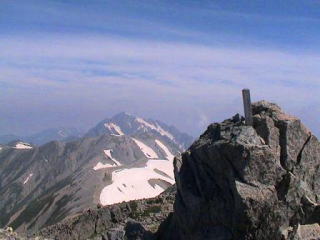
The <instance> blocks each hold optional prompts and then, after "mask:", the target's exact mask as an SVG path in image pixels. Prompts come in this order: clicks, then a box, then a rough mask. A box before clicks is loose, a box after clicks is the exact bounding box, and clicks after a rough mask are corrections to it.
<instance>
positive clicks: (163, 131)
mask: <svg viewBox="0 0 320 240" xmlns="http://www.w3.org/2000/svg"><path fill="white" fill-rule="evenodd" d="M136 121H137V122H138V123H141V124H143V125H144V126H146V127H148V128H150V129H152V130H155V131H157V132H158V133H160V135H162V136H167V137H168V138H169V139H171V140H172V141H174V137H173V135H172V134H171V133H169V132H168V131H166V130H164V129H163V128H162V127H161V126H160V125H159V124H158V123H156V125H154V124H151V123H149V122H147V121H145V120H144V119H142V118H136Z"/></svg>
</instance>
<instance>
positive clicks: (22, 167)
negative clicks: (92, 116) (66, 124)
mask: <svg viewBox="0 0 320 240" xmlns="http://www.w3.org/2000/svg"><path fill="white" fill-rule="evenodd" d="M56 133H57V132H56V131H51V132H50V131H47V132H46V134H44V135H43V136H41V134H40V135H37V136H36V137H35V138H34V139H38V140H37V141H38V142H41V141H47V140H45V139H48V138H46V137H44V136H56V137H59V136H61V139H62V140H60V141H51V142H48V143H46V144H44V145H41V146H38V145H37V144H35V143H36V142H35V140H34V141H33V142H32V143H31V141H30V142H26V141H21V140H18V141H12V142H10V144H3V145H1V146H0V212H1V214H0V227H1V226H5V225H10V226H13V227H14V228H15V229H17V230H18V231H28V232H33V231H35V230H38V229H40V228H42V227H44V226H48V225H51V224H53V223H56V222H59V221H60V220H62V219H64V218H65V217H67V216H69V215H73V214H75V213H78V212H81V211H83V209H86V208H88V207H93V206H96V205H97V204H101V205H110V204H114V203H119V202H122V201H129V200H134V199H143V198H150V197H155V196H157V195H159V194H160V193H161V192H163V191H164V190H165V189H166V188H167V187H169V186H171V185H172V184H173V183H174V175H173V158H174V156H175V155H177V154H179V153H180V152H182V151H183V150H184V149H185V148H186V147H187V146H189V145H190V143H191V141H192V137H190V136H188V135H187V134H184V133H181V132H179V131H178V130H177V129H176V128H174V127H170V126H168V125H166V124H164V123H161V122H159V121H155V120H146V119H143V118H139V117H135V116H132V115H129V114H126V113H120V114H118V115H116V116H114V117H112V118H110V119H106V120H104V121H102V122H100V123H98V124H97V125H96V126H95V127H94V128H92V129H90V130H89V131H88V132H87V133H86V134H85V135H84V136H83V137H82V138H79V137H77V139H76V140H73V141H65V140H66V137H67V136H71V135H74V134H73V133H75V132H68V133H71V134H65V132H63V133H62V132H60V134H59V132H58V135H59V136H58V135H57V134H56Z"/></svg>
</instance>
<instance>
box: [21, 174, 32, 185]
mask: <svg viewBox="0 0 320 240" xmlns="http://www.w3.org/2000/svg"><path fill="white" fill-rule="evenodd" d="M32 176H33V173H30V174H29V176H28V177H27V178H26V179H25V180H24V181H23V184H26V183H27V182H28V181H29V180H30V178H31V177H32Z"/></svg>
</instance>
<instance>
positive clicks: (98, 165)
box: [93, 162, 115, 171]
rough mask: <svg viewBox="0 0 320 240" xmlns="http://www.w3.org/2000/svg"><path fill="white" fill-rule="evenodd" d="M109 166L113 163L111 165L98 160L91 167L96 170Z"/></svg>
mask: <svg viewBox="0 0 320 240" xmlns="http://www.w3.org/2000/svg"><path fill="white" fill-rule="evenodd" d="M111 167H115V165H111V164H109V163H106V164H103V163H101V162H98V163H97V165H95V166H94V167H93V170H95V171H97V170H99V169H103V168H111Z"/></svg>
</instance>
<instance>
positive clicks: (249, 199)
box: [157, 101, 320, 240]
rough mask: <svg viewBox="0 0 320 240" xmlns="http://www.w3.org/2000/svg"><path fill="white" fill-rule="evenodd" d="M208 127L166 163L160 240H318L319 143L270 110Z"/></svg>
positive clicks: (261, 105)
mask: <svg viewBox="0 0 320 240" xmlns="http://www.w3.org/2000/svg"><path fill="white" fill-rule="evenodd" d="M252 110H253V115H254V116H253V122H254V124H253V126H246V125H245V124H244V121H243V120H244V119H243V118H241V117H239V115H236V116H235V117H233V118H232V119H228V120H225V121H224V122H222V123H215V124H212V125H210V126H209V127H208V129H207V130H206V131H205V133H204V134H203V135H201V137H200V138H199V140H197V141H196V142H194V143H193V145H192V146H191V147H190V148H189V149H188V150H187V151H186V152H184V153H183V154H182V156H181V157H177V158H176V159H175V162H174V165H175V166H174V167H175V178H176V187H177V194H176V199H175V203H174V212H173V213H172V214H170V216H169V217H168V218H167V220H166V221H165V222H163V223H162V226H161V227H160V229H159V231H158V236H157V238H158V239H161V240H167V239H168V240H169V239H170V240H171V239H175V240H204V239H212V240H231V239H234V240H238V239H245V240H249V239H250V240H251V239H252V240H263V239H266V240H267V239H274V240H283V239H290V240H293V239H294V240H298V239H303V240H307V239H310V240H311V239H320V227H319V221H320V208H319V201H320V199H319V194H320V171H319V163H320V143H319V141H318V140H317V138H316V137H315V136H314V135H313V134H312V133H311V132H310V131H309V130H308V129H307V128H306V127H305V126H304V125H303V124H302V123H301V121H300V120H299V119H297V118H296V117H293V116H290V115H287V114H285V113H284V112H283V111H282V110H281V109H280V108H279V107H278V106H277V105H275V104H272V103H268V102H266V101H260V102H257V103H254V104H253V106H252Z"/></svg>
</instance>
